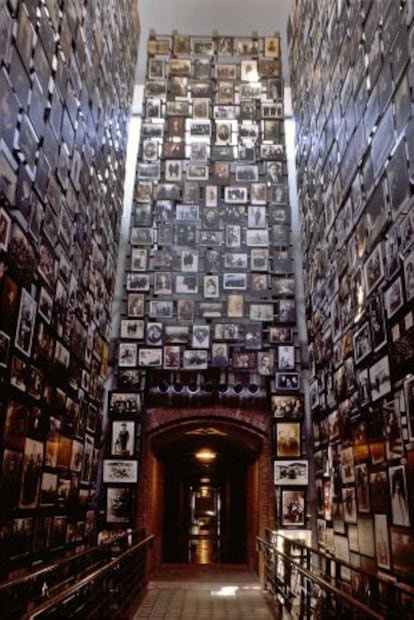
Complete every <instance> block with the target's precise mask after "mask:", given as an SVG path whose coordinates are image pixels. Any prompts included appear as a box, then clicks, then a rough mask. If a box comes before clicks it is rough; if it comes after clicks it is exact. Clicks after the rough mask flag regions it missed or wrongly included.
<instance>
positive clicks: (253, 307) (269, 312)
mask: <svg viewBox="0 0 414 620" xmlns="http://www.w3.org/2000/svg"><path fill="white" fill-rule="evenodd" d="M249 317H250V319H251V320H252V321H262V322H272V321H273V318H274V307H273V303H262V304H254V303H251V304H250V308H249Z"/></svg>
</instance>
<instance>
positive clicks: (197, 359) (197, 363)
mask: <svg viewBox="0 0 414 620" xmlns="http://www.w3.org/2000/svg"><path fill="white" fill-rule="evenodd" d="M207 362H208V352H207V351H205V350H203V349H186V350H185V351H184V352H183V368H186V369H188V370H190V369H192V370H205V369H206V368H207Z"/></svg>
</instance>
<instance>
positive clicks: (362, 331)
mask: <svg viewBox="0 0 414 620" xmlns="http://www.w3.org/2000/svg"><path fill="white" fill-rule="evenodd" d="M353 350H354V359H355V363H356V364H359V363H360V362H362V360H364V359H365V358H366V357H367V355H369V354H370V353H371V351H372V346H371V331H370V328H369V324H368V323H367V322H365V323H363V325H362V326H361V327H360V328H359V329H358V330H357V331H356V332H355V333H354V335H353Z"/></svg>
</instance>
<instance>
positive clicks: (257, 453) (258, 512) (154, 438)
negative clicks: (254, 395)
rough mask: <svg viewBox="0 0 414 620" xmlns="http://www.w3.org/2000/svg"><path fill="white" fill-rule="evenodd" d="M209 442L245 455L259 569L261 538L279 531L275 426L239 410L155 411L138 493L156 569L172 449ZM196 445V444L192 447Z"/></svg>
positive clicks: (249, 552)
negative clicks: (152, 539) (168, 455)
mask: <svg viewBox="0 0 414 620" xmlns="http://www.w3.org/2000/svg"><path fill="white" fill-rule="evenodd" d="M207 438H208V441H209V442H210V443H211V442H213V443H214V444H215V445H219V446H220V449H221V450H226V446H227V447H228V448H230V446H237V447H238V448H239V449H240V450H243V451H244V452H245V455H246V462H247V463H248V465H247V492H246V498H245V510H246V520H247V534H246V541H245V547H246V558H247V563H248V565H249V566H250V567H251V568H255V569H256V568H257V553H256V536H257V535H261V534H263V533H264V530H265V528H266V527H272V526H273V525H274V516H275V514H274V510H275V508H274V491H273V470H272V459H271V457H272V453H271V439H270V438H271V423H270V418H269V414H268V413H267V412H265V411H263V410H255V409H245V408H236V407H234V408H233V407H222V406H216V407H198V408H193V407H186V408H182V409H180V408H176V407H173V408H172V407H165V408H163V407H156V408H149V409H148V410H147V412H146V415H145V418H144V421H143V427H142V458H141V464H142V467H141V473H140V484H139V487H138V499H137V508H138V510H137V515H138V523H137V525H138V527H140V528H144V529H145V530H146V531H147V532H151V533H154V534H155V536H156V543H155V547H154V552H153V563H154V565H155V566H157V565H159V564H160V562H161V559H162V553H161V549H162V531H163V519H164V514H163V497H164V482H165V475H164V463H163V454H165V450H167V449H168V446H172V445H174V446H183V449H184V446H185V445H197V444H199V443H200V442H203V441H204V442H205V441H206V440H207ZM192 442H194V443H192Z"/></svg>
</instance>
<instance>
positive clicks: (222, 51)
mask: <svg viewBox="0 0 414 620" xmlns="http://www.w3.org/2000/svg"><path fill="white" fill-rule="evenodd" d="M217 53H218V54H219V55H221V56H231V55H232V54H233V39H232V37H219V38H218V39H217Z"/></svg>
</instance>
